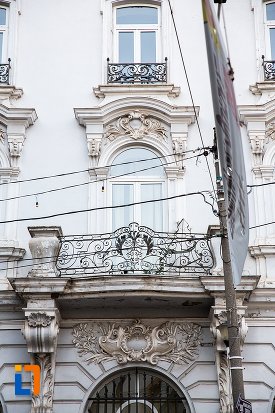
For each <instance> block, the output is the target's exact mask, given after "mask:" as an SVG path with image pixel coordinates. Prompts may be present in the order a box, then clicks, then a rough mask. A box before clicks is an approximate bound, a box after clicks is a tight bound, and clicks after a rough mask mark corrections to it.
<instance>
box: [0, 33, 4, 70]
mask: <svg viewBox="0 0 275 413" xmlns="http://www.w3.org/2000/svg"><path fill="white" fill-rule="evenodd" d="M2 53H3V33H1V32H0V63H4V62H3V61H2V60H3V54H2Z"/></svg>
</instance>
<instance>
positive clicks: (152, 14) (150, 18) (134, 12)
mask: <svg viewBox="0 0 275 413" xmlns="http://www.w3.org/2000/svg"><path fill="white" fill-rule="evenodd" d="M116 22H117V24H157V23H158V9H157V8H155V7H142V6H141V7H139V6H134V7H122V8H119V9H117V11H116Z"/></svg>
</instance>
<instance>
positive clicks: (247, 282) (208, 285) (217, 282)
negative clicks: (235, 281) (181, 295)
mask: <svg viewBox="0 0 275 413" xmlns="http://www.w3.org/2000/svg"><path fill="white" fill-rule="evenodd" d="M200 278H201V282H202V284H203V285H204V287H205V289H206V291H209V292H210V293H211V295H213V296H216V295H220V294H223V295H224V290H225V289H224V277H223V275H221V276H215V275H210V276H203V277H200ZM259 279H260V276H258V275H242V278H241V283H240V284H239V285H237V287H236V293H237V295H239V296H246V295H247V294H250V293H251V292H252V291H253V290H254V289H255V288H256V287H257V284H258V282H259Z"/></svg>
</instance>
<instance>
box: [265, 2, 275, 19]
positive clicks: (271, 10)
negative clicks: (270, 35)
mask: <svg viewBox="0 0 275 413" xmlns="http://www.w3.org/2000/svg"><path fill="white" fill-rule="evenodd" d="M266 18H267V20H275V3H270V4H267V5H266Z"/></svg>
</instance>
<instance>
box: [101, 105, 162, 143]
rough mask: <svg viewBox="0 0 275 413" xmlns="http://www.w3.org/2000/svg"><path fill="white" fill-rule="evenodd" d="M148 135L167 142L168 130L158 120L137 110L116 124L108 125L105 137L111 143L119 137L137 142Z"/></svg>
mask: <svg viewBox="0 0 275 413" xmlns="http://www.w3.org/2000/svg"><path fill="white" fill-rule="evenodd" d="M148 135H150V136H154V137H156V138H158V139H164V140H166V129H165V128H164V127H163V126H161V123H160V122H159V121H158V120H157V119H154V118H152V117H151V116H148V115H146V114H145V113H141V112H139V111H138V110H137V111H133V112H130V113H128V114H126V115H125V116H122V117H120V118H119V119H118V120H117V122H116V123H112V124H111V125H108V126H107V128H106V132H105V134H104V137H105V138H107V139H109V140H110V141H113V140H114V139H116V138H118V137H119V136H129V137H130V138H132V139H135V140H137V139H142V138H143V137H144V136H148Z"/></svg>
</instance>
